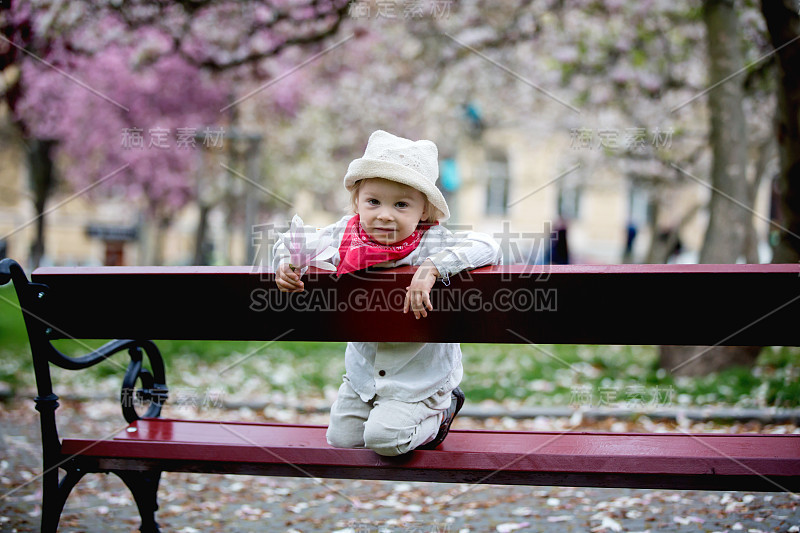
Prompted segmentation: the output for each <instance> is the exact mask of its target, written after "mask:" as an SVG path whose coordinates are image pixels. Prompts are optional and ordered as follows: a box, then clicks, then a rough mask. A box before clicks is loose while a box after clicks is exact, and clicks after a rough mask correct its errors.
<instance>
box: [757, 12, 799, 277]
mask: <svg viewBox="0 0 800 533" xmlns="http://www.w3.org/2000/svg"><path fill="white" fill-rule="evenodd" d="M761 12H762V13H763V14H764V19H765V20H766V22H767V29H768V30H769V34H770V39H771V40H772V46H773V47H774V48H775V49H776V50H777V52H776V55H777V58H778V80H779V83H778V87H777V97H778V98H777V100H778V109H777V113H776V120H775V123H776V124H775V125H776V136H777V140H778V154H779V159H780V165H781V168H780V176H779V178H778V187H779V193H780V198H781V203H780V209H779V221H778V222H779V224H780V225H781V229H780V238H779V241H778V244H777V246H776V247H775V252H774V255H773V258H772V262H773V263H796V262H798V261H800V40H795V39H797V38H798V37H799V36H800V15H798V8H797V2H796V1H795V0H762V2H761ZM788 43H791V44H788Z"/></svg>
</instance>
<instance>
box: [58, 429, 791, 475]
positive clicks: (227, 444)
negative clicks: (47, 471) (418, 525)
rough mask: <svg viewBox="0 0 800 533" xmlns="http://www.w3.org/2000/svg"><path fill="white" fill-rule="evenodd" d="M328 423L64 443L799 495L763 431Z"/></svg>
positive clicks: (286, 468)
mask: <svg viewBox="0 0 800 533" xmlns="http://www.w3.org/2000/svg"><path fill="white" fill-rule="evenodd" d="M325 430H326V428H325V427H324V426H310V425H286V424H262V423H258V424H256V423H232V422H209V421H194V420H192V421H187V420H169V419H155V418H153V419H141V420H138V421H136V422H133V423H132V424H130V425H129V426H128V427H127V428H126V429H124V430H122V431H120V432H119V433H118V434H117V435H116V436H114V437H113V438H111V439H108V440H100V441H95V440H90V439H70V438H65V439H64V440H63V443H62V444H63V446H62V449H61V453H62V457H64V458H65V459H66V458H67V457H74V458H76V460H78V461H80V462H81V463H82V467H83V468H85V469H89V470H95V471H109V470H148V469H153V468H157V469H160V470H164V471H182V472H204V473H219V474H255V475H272V476H311V477H323V478H337V479H379V480H396V481H434V482H452V483H476V482H477V483H491V484H524V485H564V486H601V487H637V488H655V487H659V488H694V489H709V490H748V491H753V490H765V491H776V490H785V491H797V490H798V489H800V439H798V438H797V436H792V435H765V434H733V435H731V434H686V433H656V434H620V433H613V434H612V433H586V432H574V431H564V432H561V433H559V432H536V433H531V432H517V431H480V430H453V431H452V432H451V434H450V435H449V436H448V438H447V440H446V441H445V442H444V444H443V445H442V446H441V447H440V448H439V449H437V450H432V451H415V452H413V453H412V454H409V455H408V456H402V457H394V458H388V457H381V456H379V455H377V454H375V453H374V452H372V451H370V450H363V449H358V450H357V449H337V448H332V447H331V446H329V445H328V444H327V442H326V441H325Z"/></svg>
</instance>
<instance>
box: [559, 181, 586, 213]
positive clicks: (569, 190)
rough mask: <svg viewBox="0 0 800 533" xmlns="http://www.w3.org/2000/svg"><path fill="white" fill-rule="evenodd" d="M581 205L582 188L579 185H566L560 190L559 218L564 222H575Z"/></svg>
mask: <svg viewBox="0 0 800 533" xmlns="http://www.w3.org/2000/svg"><path fill="white" fill-rule="evenodd" d="M580 204H581V188H580V186H577V185H569V184H567V185H565V186H564V187H561V188H560V189H559V190H558V216H559V217H561V218H563V219H564V220H575V219H577V218H578V212H579V210H580Z"/></svg>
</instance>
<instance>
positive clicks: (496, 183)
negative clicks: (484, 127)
mask: <svg viewBox="0 0 800 533" xmlns="http://www.w3.org/2000/svg"><path fill="white" fill-rule="evenodd" d="M486 177H487V179H486V214H487V215H505V214H506V213H507V212H508V189H509V175H508V157H507V156H506V155H505V154H504V153H502V152H499V151H492V152H490V153H489V157H488V160H487V161H486Z"/></svg>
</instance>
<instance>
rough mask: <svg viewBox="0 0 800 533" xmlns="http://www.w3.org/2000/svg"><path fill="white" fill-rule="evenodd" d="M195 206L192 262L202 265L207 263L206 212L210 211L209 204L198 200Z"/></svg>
mask: <svg viewBox="0 0 800 533" xmlns="http://www.w3.org/2000/svg"><path fill="white" fill-rule="evenodd" d="M197 207H198V210H199V214H198V218H199V220H198V221H197V234H196V236H195V243H194V264H195V265H198V266H203V265H207V264H208V263H209V255H210V253H209V243H208V242H206V238H207V237H206V234H207V233H208V214H209V212H210V211H211V206H209V205H207V204H205V203H202V202H200V203H199V204H198V206H197Z"/></svg>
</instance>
